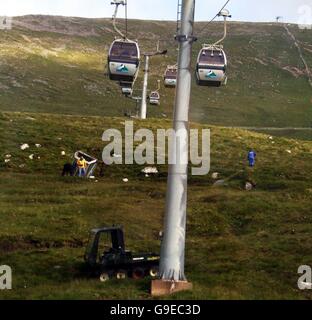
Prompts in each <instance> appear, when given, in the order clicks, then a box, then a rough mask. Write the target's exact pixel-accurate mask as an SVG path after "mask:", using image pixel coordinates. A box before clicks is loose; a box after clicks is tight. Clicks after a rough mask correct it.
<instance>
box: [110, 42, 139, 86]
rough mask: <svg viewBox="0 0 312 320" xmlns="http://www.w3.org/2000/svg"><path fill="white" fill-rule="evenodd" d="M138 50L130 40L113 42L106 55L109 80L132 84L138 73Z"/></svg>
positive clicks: (135, 43) (136, 45)
mask: <svg viewBox="0 0 312 320" xmlns="http://www.w3.org/2000/svg"><path fill="white" fill-rule="evenodd" d="M139 65H140V48H139V45H138V43H137V42H135V41H131V40H115V41H114V42H113V43H112V45H111V47H110V49H109V53H108V71H109V78H110V79H111V80H114V81H120V82H122V81H123V82H133V81H134V80H135V78H136V75H137V73H138V71H139Z"/></svg>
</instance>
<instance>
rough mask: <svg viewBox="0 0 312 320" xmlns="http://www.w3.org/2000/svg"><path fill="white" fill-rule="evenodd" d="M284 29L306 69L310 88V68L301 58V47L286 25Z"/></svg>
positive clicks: (311, 78) (311, 84)
mask: <svg viewBox="0 0 312 320" xmlns="http://www.w3.org/2000/svg"><path fill="white" fill-rule="evenodd" d="M284 28H285V30H286V32H287V33H288V35H289V36H290V37H291V39H292V40H293V41H294V44H295V46H296V47H297V49H298V53H299V56H300V58H301V60H302V62H303V64H304V66H305V69H306V73H307V76H308V79H309V83H310V86H311V88H312V75H311V72H310V68H309V66H308V64H307V62H306V60H305V58H304V57H303V54H302V50H301V47H300V45H299V43H298V41H297V39H296V37H295V36H294V34H293V33H292V32H291V31H290V30H289V28H288V27H287V25H284Z"/></svg>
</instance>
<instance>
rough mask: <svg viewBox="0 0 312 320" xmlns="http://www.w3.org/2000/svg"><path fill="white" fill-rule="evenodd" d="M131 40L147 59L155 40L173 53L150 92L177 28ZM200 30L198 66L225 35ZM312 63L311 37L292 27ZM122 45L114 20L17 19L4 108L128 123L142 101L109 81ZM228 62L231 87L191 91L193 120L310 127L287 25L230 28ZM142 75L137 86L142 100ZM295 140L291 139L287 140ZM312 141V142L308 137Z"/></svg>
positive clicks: (7, 54)
mask: <svg viewBox="0 0 312 320" xmlns="http://www.w3.org/2000/svg"><path fill="white" fill-rule="evenodd" d="M129 26H130V37H132V38H137V39H138V40H139V42H140V45H141V49H142V51H145V50H151V49H153V48H155V45H156V43H157V40H159V39H161V40H164V41H161V46H162V47H163V48H168V49H169V53H168V56H167V57H165V58H163V57H162V58H161V57H157V58H153V59H151V78H150V79H151V81H150V89H151V90H152V89H154V88H155V87H156V80H157V79H161V78H162V76H163V72H164V70H165V68H166V65H167V64H172V63H174V62H175V61H176V56H177V50H176V46H177V44H176V43H175V42H174V41H173V35H174V34H175V23H174V22H158V21H153V22H151V21H130V23H129ZM203 26H204V24H203V23H198V24H196V26H195V35H196V36H198V38H199V41H198V42H197V43H195V45H194V50H193V55H194V59H193V60H194V63H193V68H194V67H195V59H196V57H197V53H198V50H199V49H200V46H201V43H204V42H206V43H207V42H209V41H210V42H211V41H213V40H215V39H217V38H218V37H220V35H221V33H222V24H221V23H214V24H211V25H209V27H208V28H206V29H204V31H203V32H200V31H201V29H202V28H203ZM289 28H290V30H291V31H292V32H293V33H294V35H295V36H296V38H297V39H298V41H299V43H300V45H301V46H302V50H303V52H304V56H305V58H306V60H307V62H308V63H309V65H311V64H312V49H311V48H312V42H311V39H312V37H311V35H312V31H311V30H305V31H301V30H299V29H298V27H297V26H294V25H293V26H289ZM113 38H114V32H113V30H112V26H111V21H110V19H81V18H63V17H45V16H26V17H19V18H15V19H14V28H13V30H11V31H1V32H0V44H1V51H0V110H2V111H24V112H42V113H56V114H59V113H62V114H72V115H95V116H122V115H123V113H124V111H125V110H132V111H133V112H135V103H134V102H133V101H131V100H128V99H124V98H123V97H122V96H121V95H120V90H119V87H118V86H117V85H116V84H115V83H113V82H110V81H109V80H108V79H107V77H105V75H104V70H105V64H106V54H107V50H108V48H109V45H110V43H111V41H112V40H113ZM225 48H226V51H227V53H228V58H229V83H228V86H227V87H226V88H221V89H215V88H214V89H209V88H199V87H197V86H196V85H195V83H194V85H193V94H192V109H191V118H192V120H193V121H196V122H201V123H211V124H217V125H226V126H257V127H259V126H261V127H311V123H312V90H311V87H310V86H309V84H308V80H307V75H306V74H305V72H304V66H303V64H302V62H301V60H300V58H299V56H298V51H297V48H296V47H295V46H294V43H293V40H292V39H291V38H290V37H289V35H288V34H287V32H286V31H285V29H284V28H283V26H282V25H277V24H255V23H230V27H229V36H228V38H227V40H226V42H225ZM141 83H142V72H141V74H140V77H139V79H138V81H137V84H136V93H137V94H140V88H141ZM161 95H162V105H161V107H159V108H157V107H149V110H148V112H149V115H150V116H152V117H161V118H163V117H166V116H167V117H170V116H171V115H172V105H173V99H174V90H170V89H165V88H163V87H162V88H161ZM286 134H288V133H286ZM301 136H304V137H305V138H311V134H310V133H309V132H308V133H304V134H303V135H301Z"/></svg>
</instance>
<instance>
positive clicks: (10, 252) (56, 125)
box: [0, 112, 312, 299]
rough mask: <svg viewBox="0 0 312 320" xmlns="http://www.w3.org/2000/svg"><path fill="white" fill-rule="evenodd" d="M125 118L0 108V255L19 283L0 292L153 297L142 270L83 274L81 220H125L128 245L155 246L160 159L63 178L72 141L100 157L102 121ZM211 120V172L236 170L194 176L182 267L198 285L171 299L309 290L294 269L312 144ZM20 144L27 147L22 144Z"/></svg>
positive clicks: (306, 242)
mask: <svg viewBox="0 0 312 320" xmlns="http://www.w3.org/2000/svg"><path fill="white" fill-rule="evenodd" d="M123 123H124V119H122V118H112V117H106V118H103V117H84V118H83V117H80V116H60V115H50V114H39V113H28V114H25V113H12V112H5V113H1V114H0V157H1V160H0V175H1V179H0V188H1V194H0V201H1V206H0V219H1V230H0V262H1V263H5V264H8V265H11V266H12V267H13V287H14V290H12V291H10V292H8V291H6V292H4V291H0V298H1V299H8V298H22V299H34V298H37V299H42V298H47V299H56V298H59V299H70V298H73V299H83V298H85V299H107V298H131V299H133V298H135V299H141V298H149V294H148V290H149V285H150V282H149V280H148V279H146V280H142V281H131V280H127V281H123V282H117V281H112V282H109V283H105V284H102V283H100V282H99V281H98V280H97V279H88V278H87V277H86V275H85V274H84V273H83V272H82V270H83V268H82V260H83V253H84V246H85V244H86V241H87V238H88V230H89V229H90V228H93V227H96V226H103V225H112V224H114V223H118V224H123V225H124V226H125V232H126V242H127V247H129V248H131V249H132V250H135V251H141V250H153V251H158V250H159V241H158V240H157V234H158V231H159V230H161V228H162V221H163V212H164V202H165V190H166V167H160V168H159V169H160V172H161V174H160V176H159V177H154V178H151V177H149V178H146V177H142V176H140V167H139V166H120V167H119V166H110V167H106V168H105V175H104V177H99V172H97V173H96V176H97V179H96V180H80V179H72V178H61V177H60V171H61V169H62V165H63V163H64V162H65V161H67V160H70V159H71V154H72V153H73V152H74V151H75V150H77V149H82V150H86V151H87V152H89V153H91V154H93V155H95V156H100V153H101V150H102V148H103V146H104V145H103V142H102V141H101V135H102V132H103V130H105V129H107V128H111V127H114V128H120V129H122V128H123ZM135 126H136V127H137V128H139V127H142V123H141V122H140V121H136V122H135ZM144 126H147V127H148V128H151V129H153V130H155V129H157V128H159V127H163V126H165V127H169V126H170V121H164V120H160V119H151V120H149V121H147V122H144ZM192 127H198V128H199V127H200V126H199V125H197V124H195V123H194V124H192ZM211 129H212V154H213V157H212V168H211V172H214V171H217V172H219V173H220V178H226V177H230V176H233V179H231V180H230V181H229V182H228V184H227V185H226V186H224V187H221V188H216V187H213V186H212V184H213V180H212V179H211V177H210V175H209V176H205V177H201V178H198V177H191V178H190V182H189V185H190V188H189V201H188V220H187V223H188V231H187V251H186V274H187V276H188V278H189V280H190V281H192V282H193V284H194V290H193V291H192V292H188V293H180V294H177V295H175V296H173V297H172V298H190V299H198V298H200V299H270V298H271V299H287V298H288V299H289V298H291V299H310V298H311V295H310V293H309V292H303V291H299V290H298V289H297V279H298V275H297V269H298V267H299V266H300V265H301V264H311V256H312V250H311V246H310V238H311V237H310V235H311V232H312V227H311V225H312V224H311V222H312V210H311V209H312V208H311V200H312V189H311V179H312V143H311V142H300V143H299V142H297V141H295V140H287V139H285V138H274V140H273V141H272V140H271V139H269V136H267V135H262V134H257V133H250V132H248V131H244V130H234V129H232V130H230V129H224V128H220V127H212V128H211ZM273 142H274V143H273ZM23 143H28V144H29V146H30V148H29V149H27V150H24V151H22V150H21V149H20V146H21V144H23ZM35 144H41V147H40V148H37V147H36V146H35ZM250 145H252V146H253V147H254V148H255V149H256V151H257V152H258V162H257V166H256V168H255V170H254V171H249V170H247V169H246V161H245V158H246V151H247V149H248V147H249V146H250ZM287 150H288V151H289V150H290V151H291V153H289V152H288V151H287ZM61 151H66V154H67V156H64V157H62V156H61ZM8 154H10V155H11V161H10V162H8V163H7V164H5V163H4V158H5V156H6V155H8ZM31 154H33V155H34V159H33V160H30V159H29V155H31ZM38 157H40V158H38ZM124 177H127V178H128V179H129V182H128V183H124V182H123V181H122V179H123V178H124ZM247 179H252V180H253V181H254V182H256V183H257V187H256V189H255V190H253V191H251V192H247V191H245V190H244V188H243V186H244V183H245V182H246V180H247Z"/></svg>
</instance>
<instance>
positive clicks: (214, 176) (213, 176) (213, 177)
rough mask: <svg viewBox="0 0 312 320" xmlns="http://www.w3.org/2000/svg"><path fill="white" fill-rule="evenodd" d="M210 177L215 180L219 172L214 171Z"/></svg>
mask: <svg viewBox="0 0 312 320" xmlns="http://www.w3.org/2000/svg"><path fill="white" fill-rule="evenodd" d="M211 177H212V179H214V180H217V179H218V178H219V172H214V173H213V174H212V175H211Z"/></svg>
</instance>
